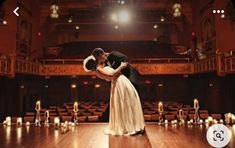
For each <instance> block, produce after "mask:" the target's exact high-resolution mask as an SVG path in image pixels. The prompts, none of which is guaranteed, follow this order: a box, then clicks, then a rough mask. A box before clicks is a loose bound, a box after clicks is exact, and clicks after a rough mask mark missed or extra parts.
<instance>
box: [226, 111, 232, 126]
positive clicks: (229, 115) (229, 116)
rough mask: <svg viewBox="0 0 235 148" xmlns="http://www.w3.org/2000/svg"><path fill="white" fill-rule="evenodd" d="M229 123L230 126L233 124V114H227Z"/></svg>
mask: <svg viewBox="0 0 235 148" xmlns="http://www.w3.org/2000/svg"><path fill="white" fill-rule="evenodd" d="M227 123H228V124H230V123H232V114H231V113H228V114H227Z"/></svg>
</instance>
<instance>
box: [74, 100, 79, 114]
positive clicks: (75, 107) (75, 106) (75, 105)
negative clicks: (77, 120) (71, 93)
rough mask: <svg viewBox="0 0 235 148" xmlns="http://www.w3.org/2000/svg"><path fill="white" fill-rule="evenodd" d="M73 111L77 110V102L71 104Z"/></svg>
mask: <svg viewBox="0 0 235 148" xmlns="http://www.w3.org/2000/svg"><path fill="white" fill-rule="evenodd" d="M73 111H74V112H78V102H74V104H73Z"/></svg>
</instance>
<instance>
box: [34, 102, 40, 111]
mask: <svg viewBox="0 0 235 148" xmlns="http://www.w3.org/2000/svg"><path fill="white" fill-rule="evenodd" d="M35 109H36V110H37V111H40V110H41V102H40V101H37V102H36V108H35Z"/></svg>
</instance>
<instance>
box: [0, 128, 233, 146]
mask: <svg viewBox="0 0 235 148" xmlns="http://www.w3.org/2000/svg"><path fill="white" fill-rule="evenodd" d="M146 124H147V125H146V134H145V135H143V136H140V135H137V136H128V137H127V136H109V135H105V134H104V133H103V131H104V129H105V127H106V126H107V125H108V124H107V123H82V124H79V125H78V126H77V127H73V128H71V129H70V130H69V131H68V132H66V133H61V131H60V130H55V129H54V127H53V125H51V126H50V127H43V126H42V127H34V125H31V126H30V127H28V128H26V127H25V126H22V127H21V128H17V127H16V126H15V125H12V126H11V127H4V126H3V125H2V124H1V125H0V146H1V148H5V147H9V148H53V147H57V148H183V147H193V148H207V147H211V146H209V144H208V143H207V140H206V130H207V128H206V127H205V126H202V127H200V126H187V125H185V126H179V125H177V126H171V125H168V126H159V125H157V124H156V123H146ZM230 130H231V132H232V138H231V141H230V143H229V145H228V146H227V147H231V148H232V147H235V139H234V137H235V127H230Z"/></svg>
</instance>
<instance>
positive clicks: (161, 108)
mask: <svg viewBox="0 0 235 148" xmlns="http://www.w3.org/2000/svg"><path fill="white" fill-rule="evenodd" d="M158 112H159V113H162V112H163V103H162V102H159V103H158Z"/></svg>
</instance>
